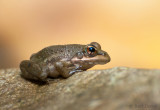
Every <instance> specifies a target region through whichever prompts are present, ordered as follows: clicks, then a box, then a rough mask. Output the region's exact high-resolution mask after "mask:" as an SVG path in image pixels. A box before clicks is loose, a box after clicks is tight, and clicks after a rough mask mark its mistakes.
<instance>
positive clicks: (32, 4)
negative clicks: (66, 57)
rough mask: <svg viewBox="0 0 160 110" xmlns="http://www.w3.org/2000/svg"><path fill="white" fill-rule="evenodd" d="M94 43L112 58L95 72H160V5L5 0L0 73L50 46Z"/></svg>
mask: <svg viewBox="0 0 160 110" xmlns="http://www.w3.org/2000/svg"><path fill="white" fill-rule="evenodd" d="M92 41H96V42H99V43H100V44H101V45H102V49H103V50H105V51H107V52H108V53H109V55H110V56H111V59H112V61H111V62H110V63H109V64H107V65H103V66H96V67H94V69H105V68H111V67H115V66H127V67H137V68H160V1H159V0H99V1H97V0H89V1H88V0H80V1H75V0H1V1H0V68H10V67H18V66H19V63H20V61H21V60H24V59H29V57H30V55H31V54H32V53H35V52H37V51H39V50H40V49H42V48H44V47H46V46H49V45H56V44H72V43H76V44H77V43H78V44H88V43H90V42H92Z"/></svg>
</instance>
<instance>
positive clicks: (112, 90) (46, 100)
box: [0, 67, 160, 110]
mask: <svg viewBox="0 0 160 110" xmlns="http://www.w3.org/2000/svg"><path fill="white" fill-rule="evenodd" d="M19 74H20V70H19V69H7V70H0V91H1V92H0V110H18V109H20V110H160V86H159V84H160V70H147V69H133V68H127V67H116V68H112V69H108V70H92V71H85V72H80V73H77V74H74V75H73V76H71V77H70V78H68V79H53V80H51V81H50V82H49V84H36V83H33V82H30V81H27V80H25V79H23V78H21V77H20V75H19Z"/></svg>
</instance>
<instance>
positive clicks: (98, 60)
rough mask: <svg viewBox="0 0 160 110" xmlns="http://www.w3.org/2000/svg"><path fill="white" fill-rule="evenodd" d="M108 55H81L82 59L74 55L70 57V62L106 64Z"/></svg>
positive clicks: (108, 60) (108, 59)
mask: <svg viewBox="0 0 160 110" xmlns="http://www.w3.org/2000/svg"><path fill="white" fill-rule="evenodd" d="M110 60H111V59H110V56H109V55H105V56H103V55H97V56H95V57H85V56H83V58H82V59H78V58H77V57H74V58H72V59H71V62H73V63H87V64H106V63H108V62H110Z"/></svg>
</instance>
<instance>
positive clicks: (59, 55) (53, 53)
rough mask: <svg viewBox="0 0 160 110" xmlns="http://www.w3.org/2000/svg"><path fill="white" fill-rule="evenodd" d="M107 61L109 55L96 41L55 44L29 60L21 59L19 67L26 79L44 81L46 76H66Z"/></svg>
mask: <svg viewBox="0 0 160 110" xmlns="http://www.w3.org/2000/svg"><path fill="white" fill-rule="evenodd" d="M109 61H110V57H109V55H108V54H107V53H106V52H105V51H102V50H101V47H100V45H99V44H98V43H96V42H92V43H91V44H89V45H80V44H70V45H55V46H50V47H46V48H44V49H42V50H41V51H39V52H37V53H35V54H33V55H32V56H31V58H30V60H24V61H22V62H21V64H20V69H21V71H22V74H21V75H22V76H23V77H24V78H26V79H33V80H41V81H46V79H47V77H54V78H55V77H58V76H62V77H64V78H67V77H69V76H71V75H72V74H73V73H75V72H80V71H85V70H87V69H89V68H91V67H93V66H94V65H96V64H106V63H107V62H109Z"/></svg>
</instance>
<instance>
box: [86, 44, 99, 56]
mask: <svg viewBox="0 0 160 110" xmlns="http://www.w3.org/2000/svg"><path fill="white" fill-rule="evenodd" d="M87 53H88V54H89V55H92V56H95V55H96V53H97V52H96V48H95V47H93V46H88V47H87Z"/></svg>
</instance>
